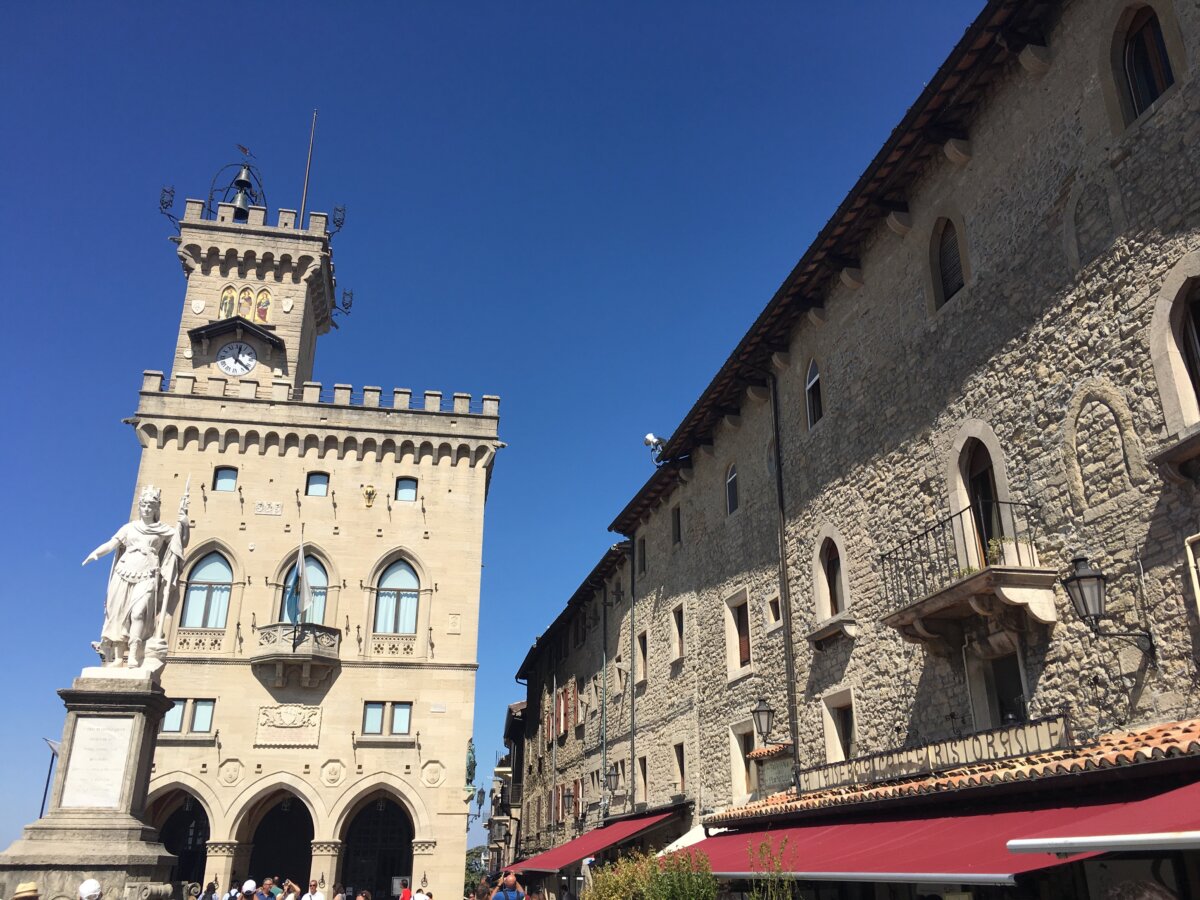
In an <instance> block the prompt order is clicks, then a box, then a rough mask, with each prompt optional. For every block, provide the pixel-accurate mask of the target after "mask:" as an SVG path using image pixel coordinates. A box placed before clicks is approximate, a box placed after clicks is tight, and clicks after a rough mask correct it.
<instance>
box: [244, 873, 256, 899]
mask: <svg viewBox="0 0 1200 900" xmlns="http://www.w3.org/2000/svg"><path fill="white" fill-rule="evenodd" d="M257 891H258V885H257V884H255V883H254V879H253V878H250V879H248V880H247V881H246V882H244V883H243V884H242V900H255V897H256V896H257Z"/></svg>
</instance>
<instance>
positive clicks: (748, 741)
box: [738, 731, 755, 794]
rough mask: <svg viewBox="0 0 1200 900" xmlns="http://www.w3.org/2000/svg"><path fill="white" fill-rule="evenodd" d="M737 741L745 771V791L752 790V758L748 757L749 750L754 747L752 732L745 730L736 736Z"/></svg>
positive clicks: (753, 779)
mask: <svg viewBox="0 0 1200 900" xmlns="http://www.w3.org/2000/svg"><path fill="white" fill-rule="evenodd" d="M738 742H739V743H740V744H741V750H742V767H743V771H744V772H745V773H746V793H747V794H748V793H750V792H751V791H753V790H754V781H755V778H754V760H752V759H751V758H750V751H752V750H753V749H754V732H753V731H745V732H742V734H741V735H739V736H738Z"/></svg>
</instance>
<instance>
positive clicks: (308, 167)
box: [298, 109, 317, 231]
mask: <svg viewBox="0 0 1200 900" xmlns="http://www.w3.org/2000/svg"><path fill="white" fill-rule="evenodd" d="M316 136H317V111H316V110H315V109H314V110H313V120H312V130H311V131H309V133H308V162H306V163H305V164H304V191H303V193H301V194H300V221H299V223H298V224H299V226H300V230H301V231H303V230H304V206H305V204H306V203H307V202H308V173H309V171H310V170H311V169H312V148H313V139H314V138H316Z"/></svg>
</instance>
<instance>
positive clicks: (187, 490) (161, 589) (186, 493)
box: [155, 472, 192, 640]
mask: <svg viewBox="0 0 1200 900" xmlns="http://www.w3.org/2000/svg"><path fill="white" fill-rule="evenodd" d="M191 493H192V473H191V472H188V477H187V481H186V482H184V485H183V496H182V497H180V498H179V516H180V518H183V517H184V516H186V515H187V511H188V503H189V502H190V495H191ZM178 527H180V528H186V527H187V526H186V525H181V526H178ZM180 538H181V543H182V544H184V545H186V544H187V540H186V531H185V532H184V534H182V535H180ZM169 555H170V551H169V550H168V556H169ZM173 575H174V573H172V576H173ZM171 581H172V582H173V581H174V577H172V579H171ZM155 588H156V590H155V594H156V595H161V597H159V596H156V597H155V600H156V601H158V600H160V599H161V603H159V602H156V603H155V610H156V612H157V615H156V618H157V619H158V628H156V629H155V631H156V637H158V638H159V639H160V640H163V639H165V637H166V630H167V601H168V600H169V599H170V590H171V588H170V585H168V584H167V583H166V580H165V579H164V578H163V573H162V572H161V571H160V572H159V577H158V579H157V584H156V585H155Z"/></svg>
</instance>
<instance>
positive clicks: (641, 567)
mask: <svg viewBox="0 0 1200 900" xmlns="http://www.w3.org/2000/svg"><path fill="white" fill-rule="evenodd" d="M637 558H638V560H637V564H638V574H639V575H645V574H646V539H645V538H638V542H637Z"/></svg>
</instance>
